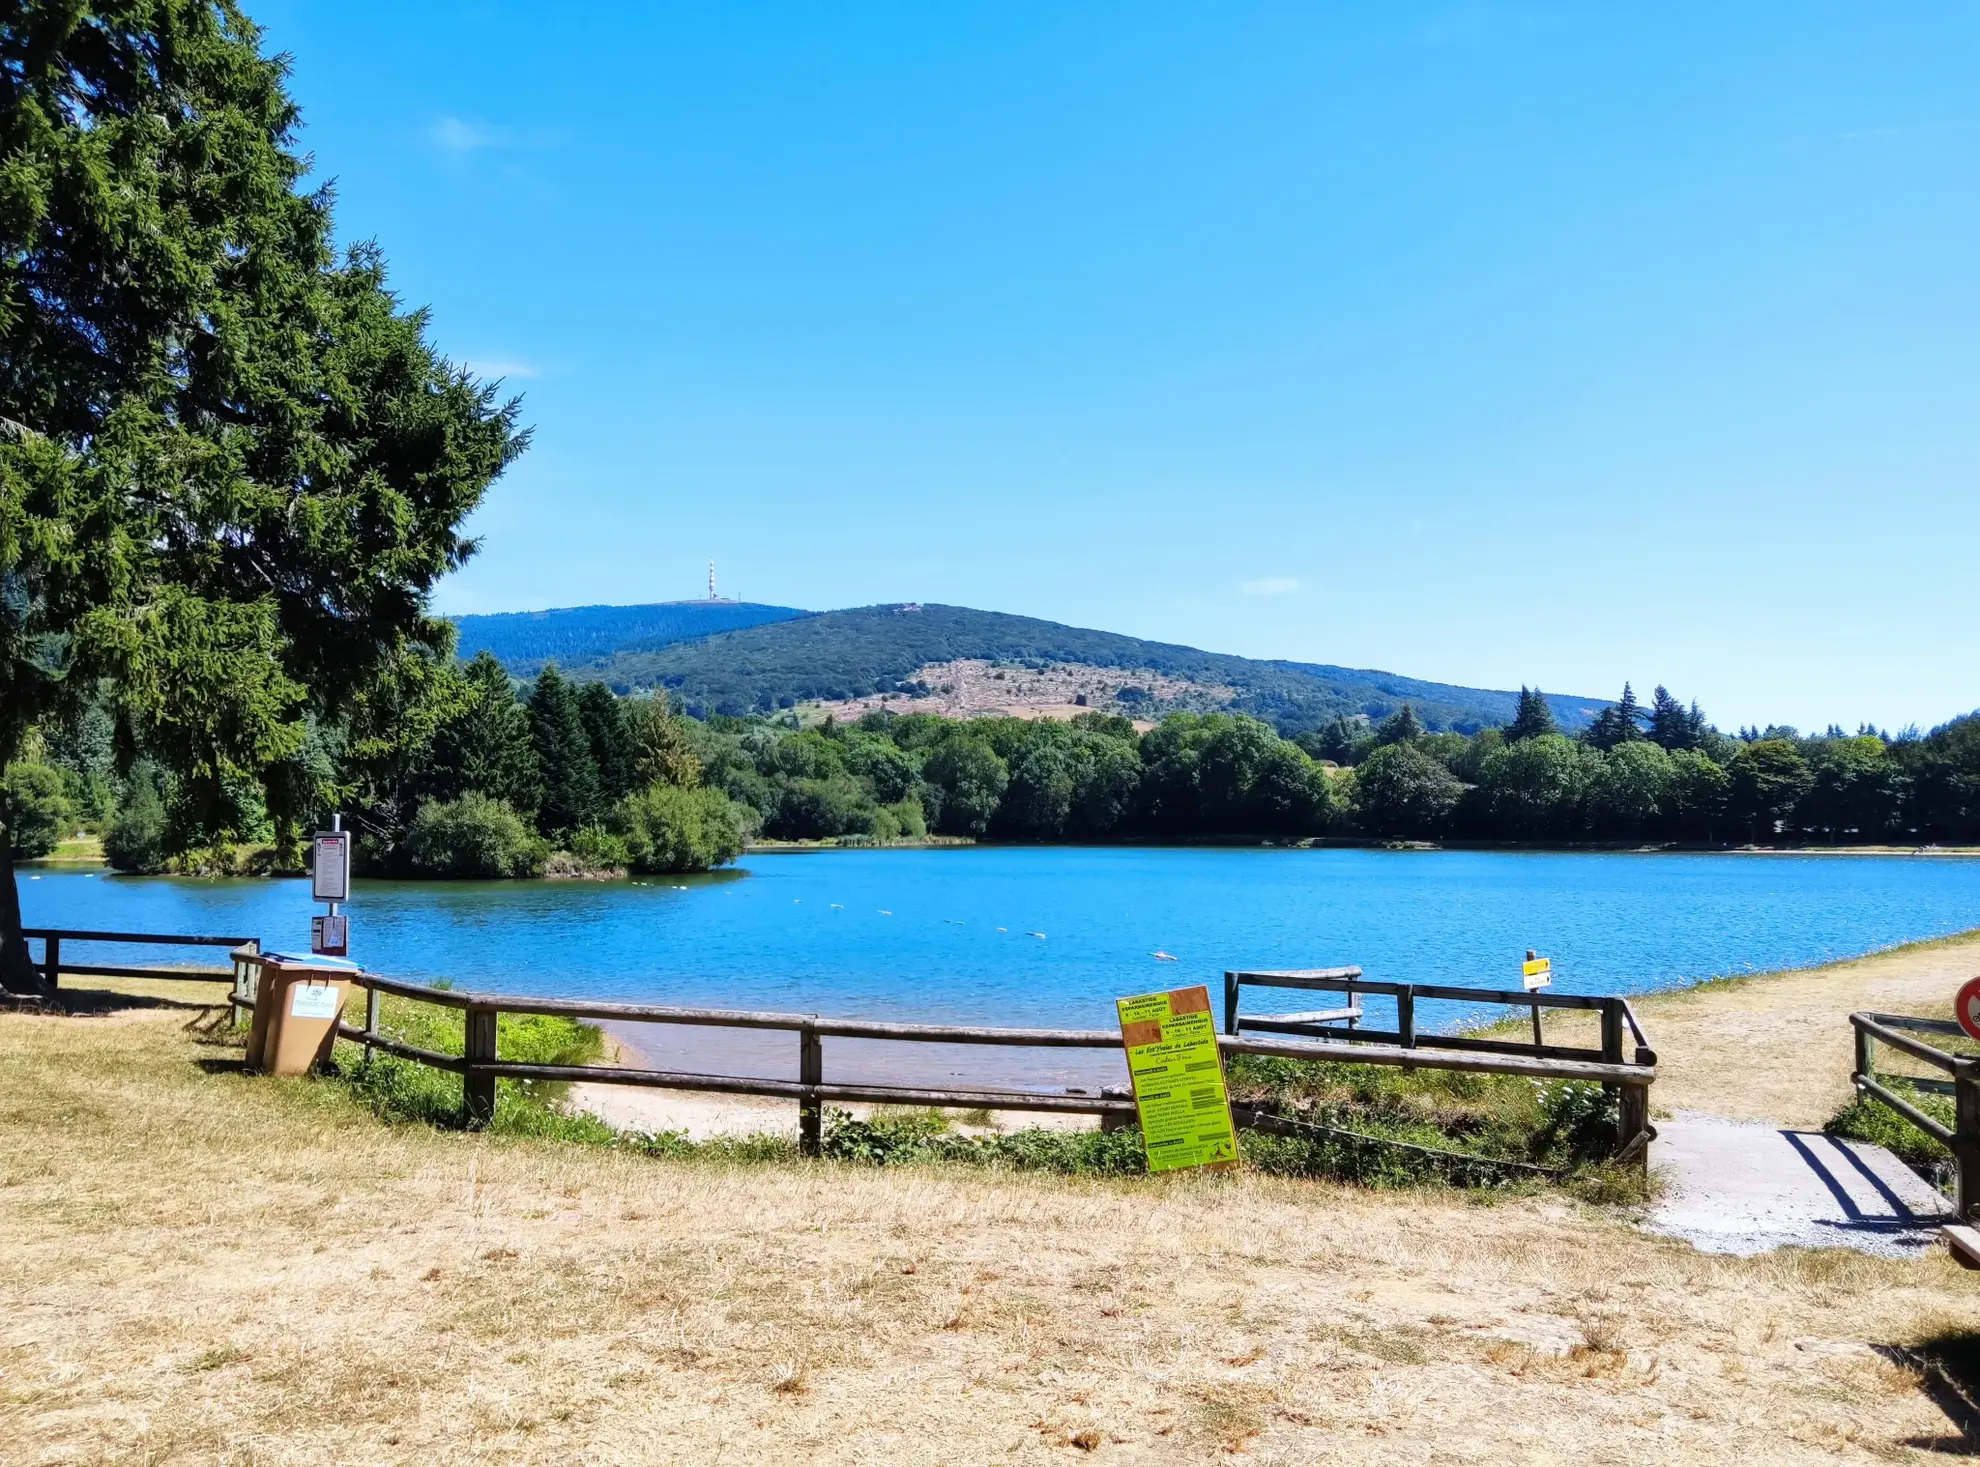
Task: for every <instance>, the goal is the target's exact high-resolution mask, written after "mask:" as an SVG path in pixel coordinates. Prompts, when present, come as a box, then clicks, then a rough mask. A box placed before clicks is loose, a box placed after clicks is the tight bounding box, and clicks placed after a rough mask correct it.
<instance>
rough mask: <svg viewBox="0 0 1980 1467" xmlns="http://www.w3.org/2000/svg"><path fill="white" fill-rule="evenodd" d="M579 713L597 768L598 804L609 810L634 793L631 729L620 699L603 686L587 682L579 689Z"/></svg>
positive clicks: (592, 758)
mask: <svg viewBox="0 0 1980 1467" xmlns="http://www.w3.org/2000/svg"><path fill="white" fill-rule="evenodd" d="M578 713H579V716H581V717H582V718H583V719H584V734H585V739H586V740H587V742H589V744H590V745H591V762H592V763H593V764H595V765H596V766H597V768H598V798H599V804H600V806H601V807H602V809H609V808H610V807H611V806H613V805H616V804H618V803H619V801H620V800H623V799H624V798H625V797H626V796H627V795H629V794H631V793H632V791H633V782H634V776H633V745H632V730H631V728H630V727H628V725H627V720H626V716H625V711H624V709H623V708H622V707H621V706H620V704H619V700H618V699H617V698H615V697H613V696H612V690H611V689H610V688H608V687H606V686H605V684H603V683H598V682H591V683H586V684H585V685H584V686H583V687H582V688H580V689H579V690H578Z"/></svg>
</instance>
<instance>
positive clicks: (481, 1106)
mask: <svg viewBox="0 0 1980 1467" xmlns="http://www.w3.org/2000/svg"><path fill="white" fill-rule="evenodd" d="M235 957H236V959H237V960H238V961H239V962H240V963H241V965H242V966H243V968H244V969H252V968H255V967H257V966H258V965H259V962H260V955H259V954H258V953H255V952H251V951H247V950H242V951H239V952H236V954H235ZM351 981H352V982H353V983H354V984H356V985H358V986H360V987H362V988H364V989H366V990H367V1000H366V1005H365V1023H364V1025H363V1026H362V1027H359V1026H356V1025H352V1024H348V1023H342V1022H340V1023H339V1024H338V1027H337V1032H338V1035H339V1037H340V1038H343V1039H346V1040H349V1041H351V1042H352V1043H355V1044H361V1045H363V1046H365V1048H366V1050H367V1053H368V1052H369V1051H371V1050H374V1049H376V1050H382V1051H384V1052H385V1053H387V1054H392V1055H397V1056H399V1057H400V1058H402V1059H407V1060H411V1061H413V1062H415V1063H418V1064H424V1065H430V1066H432V1067H434V1068H435V1069H440V1070H444V1071H447V1072H448V1073H451V1074H457V1075H459V1076H460V1077H461V1090H462V1096H461V1100H462V1106H461V1109H462V1115H463V1118H464V1120H465V1121H466V1123H467V1124H468V1125H470V1126H483V1125H486V1124H487V1123H488V1121H489V1120H490V1119H491V1118H492V1116H493V1115H494V1111H495V1082H496V1081H497V1080H498V1079H511V1080H539V1081H560V1082H581V1083H584V1084H593V1085H633V1086H643V1087H648V1088H654V1089H663V1090H695V1091H703V1092H707V1093H713V1094H728V1095H757V1096H765V1097H770V1098H773V1099H784V1100H792V1101H795V1102H797V1106H798V1140H799V1146H800V1149H801V1150H802V1151H803V1152H804V1153H805V1154H806V1155H811V1156H815V1155H817V1154H818V1153H819V1151H820V1150H821V1149H822V1145H823V1139H824V1138H823V1116H824V1111H823V1108H824V1106H825V1105H826V1104H827V1103H831V1102H838V1103H863V1104H875V1105H908V1106H939V1107H942V1108H945V1109H958V1110H977V1109H983V1110H1012V1111H1049V1112H1061V1113H1072V1114H1083V1115H1097V1116H1100V1117H1101V1118H1102V1120H1103V1122H1106V1123H1121V1122H1127V1121H1131V1120H1132V1119H1133V1118H1134V1115H1135V1107H1134V1101H1133V1100H1132V1099H1131V1098H1130V1096H1129V1092H1128V1091H1127V1089H1126V1088H1125V1087H1124V1086H1123V1087H1120V1088H1113V1087H1103V1088H1102V1089H1101V1090H1100V1091H1099V1092H1098V1093H1094V1092H1092V1091H1088V1090H1076V1089H1067V1090H1062V1091H1056V1092H1053V1091H1043V1090H1020V1089H1016V1088H1012V1087H1005V1086H921V1085H893V1084H877V1083H872V1082H866V1081H857V1080H828V1079H827V1078H826V1076H825V1046H824V1041H826V1040H827V1039H865V1040H884V1041H890V1042H895V1043H910V1044H968V1045H990V1046H1001V1047H1007V1048H1024V1049H1092V1050H1101V1051H1110V1052H1113V1053H1116V1054H1118V1053H1120V1045H1121V1037H1120V1033H1119V1031H1118V1030H1115V1029H1008V1028H995V1027H988V1026H983V1025H968V1024H913V1023H895V1022H889V1021H882V1020H871V1019H843V1018H833V1017H830V1016H828V1015H821V1014H809V1013H786V1012H780V1011H773V1010H758V1009H704V1008H691V1007H683V1006H677V1005H670V1004H635V1003H611V1002H604V1001H599V1000H591V999H561V998H541V997H535V996H530V995H524V994H509V993H481V992H473V991H468V990H464V989H450V988H429V987H426V986H424V985H422V984H417V983H408V982H406V981H404V980H401V979H396V978H388V977H385V976H383V975H382V974H376V973H356V974H353V975H352V976H351ZM1463 992H1465V993H1467V994H1480V995H1483V994H1490V995H1491V996H1492V998H1493V999H1495V1000H1498V1001H1505V1000H1506V999H1507V995H1505V994H1499V993H1495V992H1493V990H1490V989H1478V990H1463ZM382 994H390V995H392V996H395V997H398V998H403V999H409V1000H412V1001H415V1002H419V1003H428V1004H434V1005H436V1006H439V1007H443V1008H451V1009H457V1010H460V1011H461V1012H462V1013H463V1015H464V1016H465V1019H466V1026H465V1027H466V1038H465V1044H464V1049H465V1051H466V1052H465V1053H464V1054H461V1055H448V1054H440V1053H437V1052H435V1051H433V1050H428V1049H423V1048H420V1047H418V1046H415V1045H411V1044H407V1043H405V1042H404V1041H403V1040H400V1039H397V1038H395V1037H394V1036H392V1035H390V1034H387V1033H385V1032H383V1031H382V1030H381V1028H380V1025H379V1015H378V999H379V996H380V995H382ZM232 1001H233V1002H234V1003H235V1004H236V1005H237V1006H240V1007H247V1006H250V1005H251V1004H252V1003H253V995H252V992H251V989H250V988H248V987H247V986H245V985H243V986H241V987H239V988H237V991H236V992H235V994H234V995H233V1000H232ZM505 1013H507V1014H550V1015H556V1016H559V1017H563V1018H569V1019H576V1020H583V1021H586V1022H593V1023H596V1022H600V1021H606V1022H610V1021H615V1020H616V1021H619V1022H622V1023H646V1024H682V1025H699V1026H707V1027H717V1028H728V1029H754V1030H766V1029H767V1030H777V1031H782V1032H786V1033H790V1034H794V1035H796V1036H797V1039H798V1064H797V1074H796V1076H795V1077H794V1078H791V1079H776V1078H771V1077H768V1076H736V1075H710V1074H701V1073H691V1072H686V1071H678V1070H656V1069H645V1068H630V1067H624V1066H609V1065H540V1064H524V1063H521V1062H518V1061H513V1060H504V1059H502V1058H500V1056H499V1053H498V1045H497V1033H498V1026H499V1022H500V1016H501V1015H503V1014H505ZM1638 1032H1639V1034H1640V1032H1641V1031H1640V1030H1639V1031H1638ZM1383 1037H1385V1036H1382V1035H1374V1036H1369V1037H1368V1038H1367V1039H1364V1038H1363V1037H1361V1036H1354V1038H1353V1040H1352V1042H1349V1043H1337V1042H1320V1043H1314V1042H1298V1041H1293V1040H1286V1039H1264V1038H1254V1037H1250V1036H1248V1035H1244V1034H1228V1035H1223V1036H1220V1038H1219V1040H1218V1043H1219V1045H1220V1046H1221V1048H1222V1049H1223V1050H1224V1052H1225V1053H1227V1054H1256V1055H1266V1056H1272V1057H1275V1058H1282V1059H1301V1060H1333V1061H1337V1062H1350V1063H1356V1064H1377V1065H1401V1066H1406V1067H1411V1068H1417V1069H1437V1070H1458V1071H1466V1072H1471V1073H1478V1074H1495V1075H1525V1076H1531V1077H1535V1078H1540V1079H1554V1080H1585V1081H1593V1082H1596V1083H1600V1084H1606V1085H1615V1086H1619V1087H1621V1089H1622V1092H1623V1094H1624V1095H1625V1096H1630V1095H1647V1090H1648V1086H1649V1085H1650V1083H1651V1082H1652V1081H1653V1080H1654V1079H1655V1078H1656V1060H1655V1056H1654V1055H1652V1054H1650V1052H1649V1051H1648V1049H1647V1048H1645V1049H1642V1050H1639V1052H1638V1056H1637V1062H1635V1063H1624V1062H1621V1061H1604V1060H1602V1059H1600V1058H1593V1059H1591V1058H1583V1057H1581V1056H1580V1055H1578V1054H1577V1055H1576V1057H1573V1058H1563V1057H1560V1056H1556V1055H1551V1054H1533V1053H1519V1052H1512V1053H1502V1052H1500V1049H1502V1048H1512V1049H1515V1050H1516V1047H1514V1046H1500V1047H1495V1048H1494V1050H1492V1051H1490V1052H1476V1051H1473V1050H1471V1049H1468V1048H1465V1047H1461V1046H1453V1045H1450V1044H1449V1043H1447V1041H1448V1039H1449V1038H1450V1037H1451V1036H1443V1035H1430V1034H1423V1035H1417V1036H1415V1038H1416V1042H1415V1044H1414V1045H1412V1046H1411V1047H1408V1048H1404V1047H1400V1046H1395V1045H1388V1044H1382V1043H1379V1042H1370V1040H1371V1039H1372V1040H1379V1039H1381V1038H1383ZM1125 1078H1126V1075H1125V1063H1123V1075H1122V1079H1123V1080H1125ZM1626 1109H1629V1108H1628V1107H1626ZM1641 1111H1642V1115H1643V1116H1644V1117H1647V1101H1646V1102H1645V1104H1644V1105H1643V1107H1641ZM1635 1114H1636V1112H1635V1110H1631V1115H1632V1116H1634V1115H1635ZM1265 1119H1269V1118H1265V1117H1261V1118H1260V1120H1261V1123H1262V1121H1263V1120H1265ZM1643 1129H1644V1127H1643V1125H1642V1124H1636V1123H1632V1128H1631V1129H1630V1131H1629V1134H1628V1135H1627V1136H1620V1137H1619V1149H1620V1148H1626V1147H1627V1146H1628V1145H1629V1144H1630V1143H1631V1142H1633V1141H1637V1140H1638V1139H1639V1133H1640V1132H1641V1131H1642V1130H1643ZM1638 1150H1639V1151H1640V1150H1641V1147H1640V1146H1639V1147H1638Z"/></svg>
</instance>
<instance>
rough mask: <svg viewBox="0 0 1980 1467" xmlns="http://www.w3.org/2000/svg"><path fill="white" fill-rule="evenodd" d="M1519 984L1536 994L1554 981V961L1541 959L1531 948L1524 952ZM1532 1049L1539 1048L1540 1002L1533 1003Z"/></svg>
mask: <svg viewBox="0 0 1980 1467" xmlns="http://www.w3.org/2000/svg"><path fill="white" fill-rule="evenodd" d="M1519 979H1520V982H1521V983H1523V984H1525V985H1526V991H1527V992H1528V993H1537V992H1539V991H1540V990H1541V989H1543V988H1545V987H1547V986H1548V985H1550V984H1551V983H1552V982H1553V981H1554V960H1553V959H1552V958H1543V957H1541V956H1540V955H1539V954H1538V953H1536V952H1535V951H1534V950H1533V949H1532V948H1528V949H1527V950H1526V961H1525V962H1523V963H1521V964H1520V965H1519ZM1533 1047H1534V1048H1535V1049H1538V1048H1540V1000H1539V999H1537V998H1536V999H1535V1000H1534V1001H1533Z"/></svg>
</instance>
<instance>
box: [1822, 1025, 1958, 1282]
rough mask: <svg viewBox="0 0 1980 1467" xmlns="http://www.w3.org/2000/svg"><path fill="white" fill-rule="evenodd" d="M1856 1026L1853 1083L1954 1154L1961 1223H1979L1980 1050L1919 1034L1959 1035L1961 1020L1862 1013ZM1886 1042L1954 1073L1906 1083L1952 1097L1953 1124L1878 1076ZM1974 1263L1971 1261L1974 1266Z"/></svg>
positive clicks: (1907, 1080)
mask: <svg viewBox="0 0 1980 1467" xmlns="http://www.w3.org/2000/svg"><path fill="white" fill-rule="evenodd" d="M1849 1023H1850V1027H1851V1028H1852V1029H1854V1030H1855V1031H1856V1068H1855V1070H1854V1071H1853V1072H1852V1073H1851V1075H1850V1077H1849V1078H1850V1083H1851V1084H1853V1085H1854V1086H1855V1087H1856V1089H1857V1090H1858V1092H1860V1093H1861V1094H1864V1095H1867V1096H1869V1097H1870V1098H1871V1099H1873V1100H1875V1101H1877V1102H1878V1103H1879V1104H1881V1105H1885V1106H1888V1107H1889V1108H1890V1109H1891V1110H1893V1111H1895V1112H1896V1113H1897V1114H1898V1115H1900V1116H1903V1117H1904V1119H1905V1120H1907V1121H1909V1122H1910V1123H1911V1124H1912V1125H1914V1126H1916V1127H1917V1128H1918V1129H1919V1130H1921V1131H1923V1132H1924V1133H1925V1134H1926V1135H1927V1136H1930V1137H1931V1138H1932V1139H1933V1140H1934V1141H1937V1142H1938V1143H1939V1144H1940V1145H1941V1146H1944V1147H1945V1148H1946V1149H1947V1150H1949V1151H1951V1152H1952V1154H1953V1163H1954V1165H1955V1167H1956V1168H1957V1169H1958V1174H1959V1180H1958V1184H1957V1186H1956V1188H1955V1192H1954V1199H1955V1204H1956V1206H1957V1209H1958V1212H1959V1218H1960V1221H1961V1222H1962V1223H1980V1055H1971V1054H1951V1053H1949V1052H1947V1051H1946V1050H1943V1049H1940V1048H1939V1047H1938V1046H1937V1045H1933V1044H1928V1043H1926V1042H1925V1041H1924V1040H1922V1039H1918V1038H1916V1037H1914V1036H1916V1035H1919V1034H1937V1035H1940V1036H1942V1037H1945V1038H1958V1037H1960V1035H1961V1034H1962V1032H1963V1031H1962V1030H1961V1029H1960V1027H1959V1025H1957V1024H1955V1023H1953V1022H1952V1020H1950V1019H1919V1018H1914V1017H1912V1016H1911V1015H1909V1014H1879V1013H1858V1014H1851V1015H1850V1016H1849ZM1879 1044H1882V1045H1885V1046H1886V1047H1888V1048H1890V1049H1894V1050H1896V1051H1897V1052H1898V1053H1899V1054H1903V1055H1908V1056H1910V1057H1911V1058H1912V1059H1915V1060H1918V1061H1921V1062H1922V1063H1924V1064H1928V1065H1930V1066H1932V1067H1933V1068H1934V1069H1937V1070H1941V1071H1943V1072H1944V1073H1946V1074H1948V1075H1950V1076H1952V1078H1951V1079H1950V1080H1932V1079H1929V1078H1926V1079H1914V1078H1912V1077H1911V1076H1908V1075H1907V1076H1905V1077H1904V1079H1905V1083H1907V1084H1908V1085H1910V1086H1911V1088H1912V1090H1913V1091H1914V1092H1919V1091H1922V1092H1924V1093H1925V1094H1928V1095H1948V1094H1949V1095H1951V1096H1952V1097H1953V1124H1952V1125H1950V1126H1947V1125H1945V1124H1944V1123H1943V1122H1941V1121H1938V1120H1935V1119H1934V1118H1933V1117H1931V1116H1928V1115H1926V1114H1925V1112H1924V1111H1922V1110H1920V1109H1919V1108H1918V1107H1917V1106H1915V1105H1913V1104H1912V1103H1911V1102H1910V1101H1908V1100H1906V1099H1905V1098H1904V1097H1903V1096H1901V1095H1898V1094H1896V1093H1895V1092H1893V1091H1892V1090H1891V1088H1890V1087H1889V1086H1888V1085H1885V1084H1884V1083H1883V1082H1882V1081H1880V1080H1879V1079H1878V1078H1877V1046H1878V1045H1879ZM1969 1266H1970V1265H1969Z"/></svg>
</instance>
